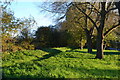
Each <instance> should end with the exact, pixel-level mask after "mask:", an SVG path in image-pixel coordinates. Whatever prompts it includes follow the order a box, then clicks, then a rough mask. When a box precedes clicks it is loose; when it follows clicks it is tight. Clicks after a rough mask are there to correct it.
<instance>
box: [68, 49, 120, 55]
mask: <svg viewBox="0 0 120 80" xmlns="http://www.w3.org/2000/svg"><path fill="white" fill-rule="evenodd" d="M66 52H80V53H88V52H87V51H74V50H72V49H71V50H68V51H66ZM90 54H96V51H93V52H92V53H90ZM104 55H120V51H116V52H114V51H112V50H111V52H107V51H104Z"/></svg>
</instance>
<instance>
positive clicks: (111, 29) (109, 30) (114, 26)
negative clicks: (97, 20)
mask: <svg viewBox="0 0 120 80" xmlns="http://www.w3.org/2000/svg"><path fill="white" fill-rule="evenodd" d="M118 26H120V23H118V24H116V25H113V26H112V28H110V29H108V31H106V32H105V33H104V36H106V35H107V34H108V33H110V32H111V31H113V30H114V29H115V28H117V27H118Z"/></svg>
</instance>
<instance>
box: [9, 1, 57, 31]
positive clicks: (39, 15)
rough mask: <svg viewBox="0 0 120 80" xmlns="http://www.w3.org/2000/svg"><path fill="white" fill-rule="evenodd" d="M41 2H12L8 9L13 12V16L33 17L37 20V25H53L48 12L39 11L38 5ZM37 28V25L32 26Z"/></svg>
mask: <svg viewBox="0 0 120 80" xmlns="http://www.w3.org/2000/svg"><path fill="white" fill-rule="evenodd" d="M41 4H42V2H34V1H33V2H17V1H15V2H12V4H11V5H10V9H11V10H12V11H13V12H14V16H15V17H17V18H24V17H25V18H29V17H30V16H32V17H34V19H35V20H36V22H37V26H49V25H54V24H55V23H54V22H53V20H52V19H51V16H50V15H49V14H48V13H45V12H40V11H41V9H40V8H39V7H38V5H41ZM34 29H37V27H34Z"/></svg>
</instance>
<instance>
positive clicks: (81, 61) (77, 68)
mask: <svg viewBox="0 0 120 80" xmlns="http://www.w3.org/2000/svg"><path fill="white" fill-rule="evenodd" d="M119 54H120V52H119V51H115V50H105V58H104V59H102V60H99V59H94V57H95V50H94V52H93V54H90V53H87V49H83V50H80V49H70V48H66V47H62V48H51V49H42V50H27V51H20V52H15V53H9V54H3V58H2V60H3V62H2V69H3V78H19V79H22V78H113V79H114V78H115V79H117V78H118V77H119V75H120V74H119V70H120V68H119V65H120V62H119V61H120V58H119V56H120V55H119Z"/></svg>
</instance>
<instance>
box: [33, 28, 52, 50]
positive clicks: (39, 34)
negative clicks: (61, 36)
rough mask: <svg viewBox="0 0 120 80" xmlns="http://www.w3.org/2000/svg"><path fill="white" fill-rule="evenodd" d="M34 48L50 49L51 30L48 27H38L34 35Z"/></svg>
mask: <svg viewBox="0 0 120 80" xmlns="http://www.w3.org/2000/svg"><path fill="white" fill-rule="evenodd" d="M35 36H36V46H37V47H40V48H44V47H50V46H51V43H52V29H51V28H50V27H39V28H38V30H37V31H36V33H35Z"/></svg>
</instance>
